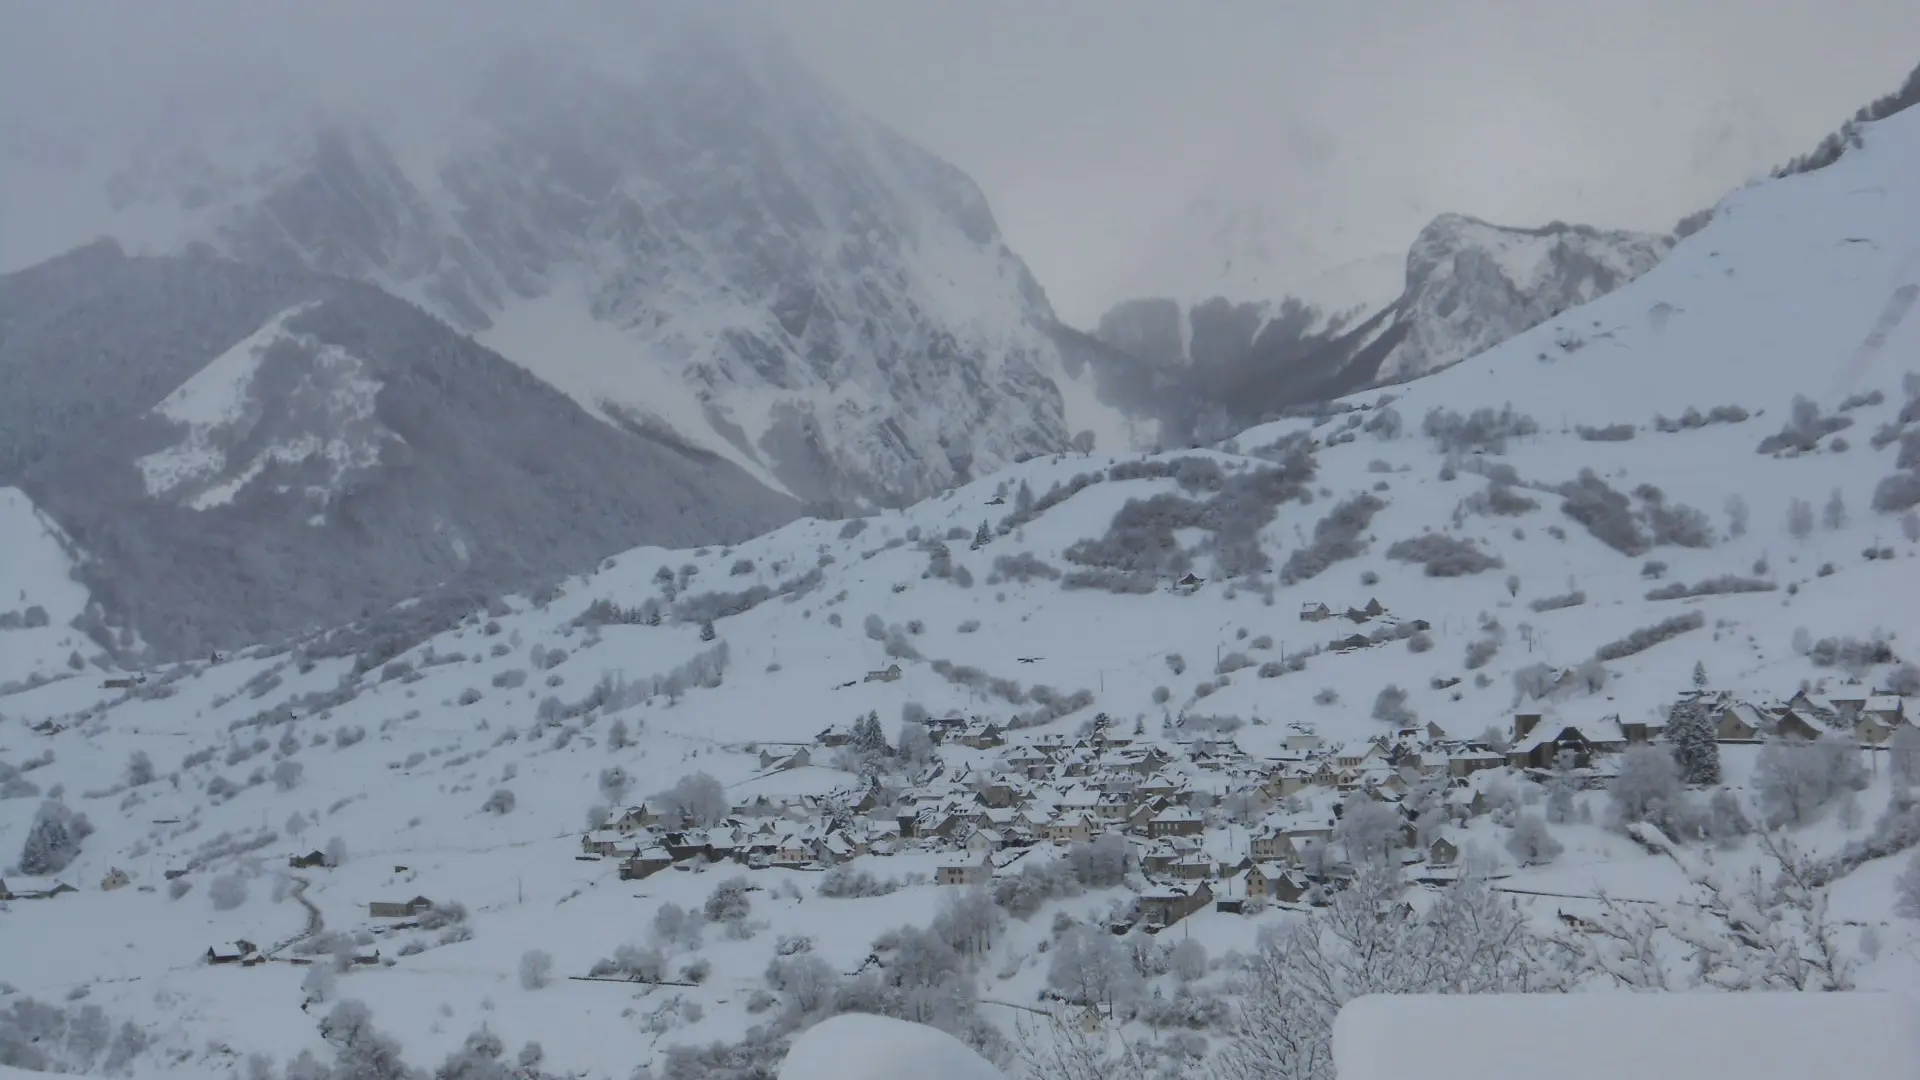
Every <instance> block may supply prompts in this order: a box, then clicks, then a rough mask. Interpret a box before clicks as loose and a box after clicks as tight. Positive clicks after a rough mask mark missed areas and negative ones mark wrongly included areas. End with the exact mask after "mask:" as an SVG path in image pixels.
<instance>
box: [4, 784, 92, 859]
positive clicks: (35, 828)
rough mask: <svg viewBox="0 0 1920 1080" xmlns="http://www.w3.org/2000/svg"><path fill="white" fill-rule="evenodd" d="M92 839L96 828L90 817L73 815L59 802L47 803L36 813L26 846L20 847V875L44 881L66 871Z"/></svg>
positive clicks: (48, 801)
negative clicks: (87, 840)
mask: <svg viewBox="0 0 1920 1080" xmlns="http://www.w3.org/2000/svg"><path fill="white" fill-rule="evenodd" d="M91 835H93V824H92V823H91V822H89V821H88V820H87V815H85V814H77V813H74V812H73V811H72V810H70V809H68V808H67V804H66V803H63V802H61V801H60V800H58V799H48V800H47V801H46V802H43V803H41V804H40V809H38V810H36V811H34V815H33V824H31V825H29V826H27V839H26V842H25V843H23V844H22V845H21V846H20V862H19V867H20V872H21V873H22V874H25V875H27V876H28V877H43V876H45V875H48V874H57V873H59V872H60V871H62V870H65V869H66V868H67V866H68V864H70V863H72V862H73V860H74V859H75V858H77V857H78V856H79V854H80V845H81V844H82V843H83V842H84V841H85V840H86V838H87V837H89V836H91Z"/></svg>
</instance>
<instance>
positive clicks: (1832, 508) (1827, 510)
mask: <svg viewBox="0 0 1920 1080" xmlns="http://www.w3.org/2000/svg"><path fill="white" fill-rule="evenodd" d="M1820 521H1821V524H1823V525H1825V526H1826V527H1827V528H1828V529H1844V528H1846V527H1847V501H1846V499H1844V498H1843V497H1841V494H1840V489H1839V488H1834V489H1833V494H1831V495H1828V496H1827V505H1826V506H1825V507H1823V508H1821V511H1820Z"/></svg>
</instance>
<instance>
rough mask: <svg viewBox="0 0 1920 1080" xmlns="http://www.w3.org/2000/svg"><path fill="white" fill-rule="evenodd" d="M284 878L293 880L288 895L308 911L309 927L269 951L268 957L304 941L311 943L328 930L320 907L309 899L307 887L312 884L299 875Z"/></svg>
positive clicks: (288, 875) (286, 875)
mask: <svg viewBox="0 0 1920 1080" xmlns="http://www.w3.org/2000/svg"><path fill="white" fill-rule="evenodd" d="M283 876H284V877H289V878H292V879H293V890H292V891H291V892H289V893H288V894H287V895H288V896H290V897H292V898H293V901H294V903H296V904H299V905H300V906H301V907H303V908H306V909H307V925H306V926H305V927H304V928H303V929H302V930H301V931H300V932H299V933H297V934H295V935H293V936H292V937H290V938H288V939H287V940H285V941H282V942H280V943H279V944H278V945H275V946H274V947H273V948H271V949H268V950H267V955H268V956H275V955H277V954H279V953H281V952H283V951H285V950H286V949H290V948H292V947H293V946H295V945H298V944H300V943H301V942H303V941H309V940H312V939H313V938H316V937H319V936H320V935H321V933H323V932H324V931H325V930H326V928H327V920H326V919H324V918H322V917H321V916H320V909H319V907H317V906H316V905H315V904H314V902H313V901H311V900H309V899H307V886H308V885H310V884H312V883H311V882H309V881H308V880H307V879H306V878H303V877H301V876H300V875H299V874H285V875H283Z"/></svg>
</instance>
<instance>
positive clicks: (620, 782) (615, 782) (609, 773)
mask: <svg viewBox="0 0 1920 1080" xmlns="http://www.w3.org/2000/svg"><path fill="white" fill-rule="evenodd" d="M632 788H633V774H631V773H629V772H627V770H625V769H623V768H621V767H620V766H618V765H609V766H607V767H606V768H604V769H601V770H600V795H601V797H602V798H604V799H606V800H607V802H609V803H611V804H612V805H614V806H624V805H626V802H627V792H628V791H630V790H632Z"/></svg>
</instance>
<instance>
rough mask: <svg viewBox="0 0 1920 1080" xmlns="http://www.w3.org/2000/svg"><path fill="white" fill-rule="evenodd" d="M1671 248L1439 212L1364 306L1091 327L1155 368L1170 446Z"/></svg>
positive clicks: (1414, 359) (1439, 351)
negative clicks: (1387, 285) (1383, 290)
mask: <svg viewBox="0 0 1920 1080" xmlns="http://www.w3.org/2000/svg"><path fill="white" fill-rule="evenodd" d="M1672 243H1673V241H1672V239H1671V238H1670V237H1662V236H1653V235H1649V234H1643V233H1634V232H1623V231H1604V230H1599V229H1593V228H1588V227H1585V226H1578V225H1565V224H1561V223H1557V222H1556V223H1554V224H1551V225H1547V226H1545V227H1542V228H1538V229H1522V228H1508V227H1503V226H1497V225H1490V224H1488V223H1486V222H1484V221H1480V220H1477V219H1475V218H1470V217H1466V216H1464V215H1460V214H1443V215H1441V216H1440V217H1438V218H1435V219H1434V220H1433V221H1432V222H1431V223H1430V224H1428V225H1427V227H1426V228H1425V229H1422V230H1421V231H1420V234H1419V236H1418V237H1417V238H1416V239H1415V240H1414V243H1413V246H1412V248H1411V249H1410V250H1409V251H1408V252H1407V255H1406V258H1405V260H1404V264H1403V267H1402V268H1401V269H1402V272H1401V273H1399V274H1398V275H1397V276H1396V277H1395V279H1394V282H1393V286H1394V289H1395V290H1396V293H1388V294H1381V295H1380V296H1379V298H1378V299H1377V300H1374V301H1372V302H1362V303H1360V304H1353V305H1347V306H1341V305H1345V304H1346V301H1344V300H1343V301H1336V302H1333V303H1329V302H1327V301H1324V300H1318V299H1315V298H1317V297H1319V296H1320V295H1321V294H1320V293H1319V292H1318V291H1309V292H1306V293H1305V294H1303V296H1302V297H1289V298H1287V299H1284V300H1281V301H1278V302H1246V301H1243V302H1234V301H1231V300H1228V299H1226V298H1224V297H1214V298H1212V299H1208V300H1204V301H1200V302H1194V303H1183V302H1181V301H1177V300H1173V299H1169V298H1157V299H1144V300H1132V301H1127V302H1125V303H1122V304H1120V305H1117V306H1116V307H1114V308H1113V309H1112V310H1110V311H1109V312H1108V313H1107V314H1106V315H1104V316H1103V317H1102V318H1101V320H1100V323H1099V326H1098V328H1097V329H1096V330H1095V336H1096V337H1097V338H1098V339H1099V340H1101V341H1103V342H1105V343H1106V344H1108V345H1111V346H1113V347H1115V348H1117V349H1121V350H1124V351H1126V352H1129V353H1132V354H1134V355H1137V356H1139V357H1141V358H1143V359H1146V360H1148V361H1150V363H1151V364H1152V365H1153V366H1154V368H1155V369H1156V371H1157V372H1158V373H1160V374H1161V375H1162V381H1163V382H1164V383H1165V384H1166V385H1167V386H1168V387H1169V388H1170V389H1171V390H1172V391H1173V392H1172V393H1170V394H1164V395H1162V396H1161V399H1160V400H1161V401H1162V402H1164V403H1165V405H1164V406H1163V407H1164V408H1165V409H1166V412H1167V415H1166V417H1165V419H1166V421H1167V425H1166V426H1167V430H1168V433H1169V435H1170V436H1171V438H1170V440H1169V441H1176V442H1177V441H1185V440H1187V439H1190V438H1198V439H1203V440H1214V439H1218V438H1221V437H1223V436H1224V435H1225V434H1226V433H1228V432H1231V431H1234V430H1237V429H1239V428H1241V427H1245V426H1246V425H1248V424H1250V423H1254V422H1256V421H1258V420H1259V419H1261V418H1262V417H1264V416H1268V415H1271V414H1273V413H1274V412H1276V411H1279V410H1283V409H1286V408H1288V407H1289V406H1296V405H1301V404H1304V403H1309V402H1316V401H1325V400H1328V399H1330V398H1333V397H1337V396H1339V395H1341V394H1345V393H1350V392H1352V391H1354V390H1357V389H1361V388H1363V387H1368V386H1380V385H1385V384H1389V383H1398V382H1405V381H1407V380H1409V379H1415V378H1419V377H1421V376H1423V375H1427V374H1430V373H1432V372H1435V371H1439V370H1441V369H1443V368H1446V367H1448V366H1450V365H1452V364H1456V363H1459V362H1460V361H1461V360H1464V359H1466V358H1467V357H1470V356H1473V355H1475V354H1477V353H1479V352H1481V351H1483V350H1485V349H1488V348H1491V347H1493V346H1494V345H1497V344H1499V343H1501V342H1503V341H1506V340H1507V339H1509V338H1511V337H1513V336H1514V335H1516V334H1518V333H1520V332H1521V331H1523V330H1527V329H1529V328H1531V327H1534V326H1537V325H1539V324H1540V323H1542V322H1544V321H1546V320H1547V319H1549V318H1551V317H1553V316H1555V315H1557V314H1559V313H1561V312H1563V311H1565V310H1567V309H1568V308H1571V307H1574V306H1576V305H1579V304H1584V303H1586V302H1588V301H1590V300H1593V299H1596V298H1598V297H1600V296H1604V295H1606V294H1607V293H1609V292H1611V291H1613V290H1614V289H1617V288H1619V287H1620V286H1622V285H1624V284H1626V283H1627V282H1629V281H1632V280H1633V279H1634V278H1636V277H1638V276H1639V275H1641V274H1643V273H1645V272H1646V271H1647V270H1649V269H1651V268H1652V267H1653V266H1654V265H1655V264H1656V263H1658V262H1659V260H1660V258H1661V257H1662V256H1663V255H1664V254H1665V253H1666V252H1667V250H1668V249H1669V248H1670V247H1671V246H1672ZM1337 292H1338V293H1345V294H1347V295H1348V296H1351V295H1352V294H1351V293H1350V292H1348V291H1347V290H1338V291H1337ZM1125 378H1126V376H1125V375H1124V374H1121V375H1114V376H1110V380H1111V381H1114V382H1122V381H1125Z"/></svg>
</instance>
